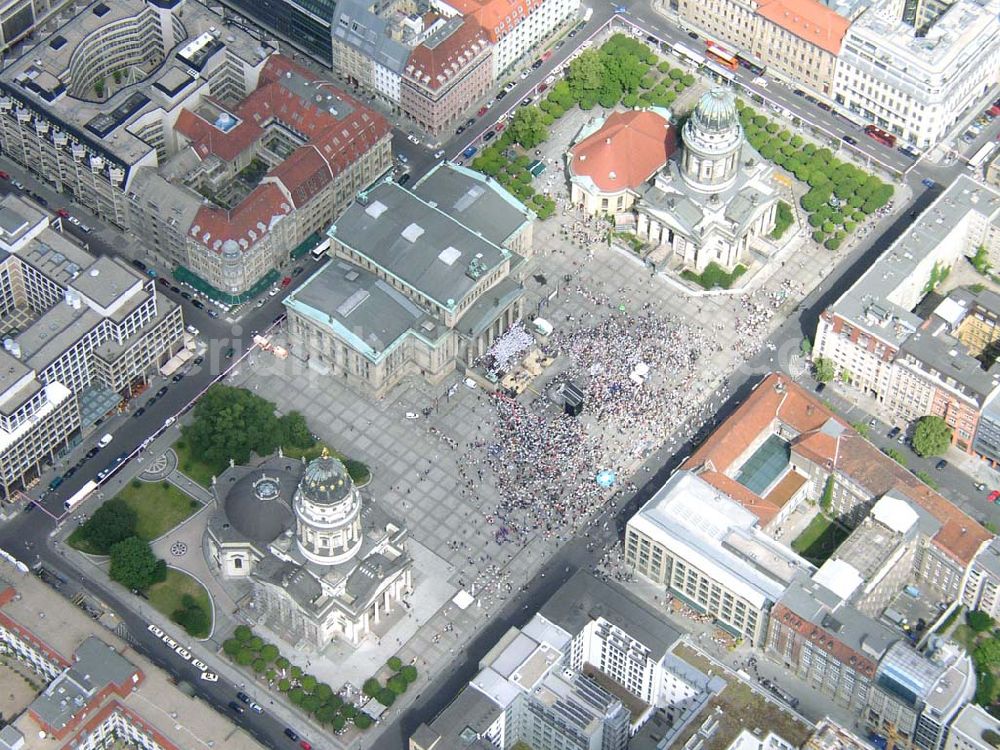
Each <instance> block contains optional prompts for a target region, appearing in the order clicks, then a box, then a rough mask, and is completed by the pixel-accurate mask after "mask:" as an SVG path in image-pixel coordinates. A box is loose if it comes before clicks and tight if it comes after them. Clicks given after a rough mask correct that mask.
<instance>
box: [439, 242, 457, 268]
mask: <svg viewBox="0 0 1000 750" xmlns="http://www.w3.org/2000/svg"><path fill="white" fill-rule="evenodd" d="M461 257H462V251H461V250H456V249H455V248H453V247H452V246H451V245H448V247H446V248H445V249H444V250H442V251H441V252H440V253H438V260H439V261H441V262H442V263H444V264H445V265H446V266H450V265H452V264H453V263H454V262H455V261H456V260H458V259H459V258H461Z"/></svg>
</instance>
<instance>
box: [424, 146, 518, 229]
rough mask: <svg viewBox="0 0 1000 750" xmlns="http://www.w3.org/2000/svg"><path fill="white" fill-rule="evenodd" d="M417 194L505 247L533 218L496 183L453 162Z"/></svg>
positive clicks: (433, 174)
mask: <svg viewBox="0 0 1000 750" xmlns="http://www.w3.org/2000/svg"><path fill="white" fill-rule="evenodd" d="M413 192H414V193H416V194H417V195H418V196H420V197H421V198H423V199H424V200H425V201H427V202H428V203H430V204H431V205H433V206H437V207H438V208H440V209H441V210H442V211H444V212H445V213H446V214H448V215H450V216H452V217H454V218H456V219H458V220H459V221H460V222H462V223H463V224H464V225H465V226H467V227H468V228H469V229H471V230H472V231H473V232H478V233H479V234H481V235H482V236H483V237H485V238H486V239H487V240H489V241H490V242H492V243H493V244H494V245H501V246H503V245H504V244H505V243H506V242H507V241H508V240H510V239H511V237H512V236H514V235H516V234H517V233H518V232H519V231H520V230H521V229H522V227H524V226H525V224H528V223H530V222H531V221H532V218H533V214H532V213H531V211H529V210H528V208H527V207H525V205H524V204H523V203H521V202H520V201H519V200H517V199H516V198H515V197H514V196H513V195H511V194H510V193H508V192H507V191H506V190H505V189H504V188H503V187H502V186H501V185H500V184H499V183H497V181H496V180H494V179H493V178H491V177H488V176H486V175H483V174H480V173H479V172H476V171H475V170H472V169H468V168H466V167H462V166H459V165H457V164H451V163H450V162H442V163H440V164H438V165H437V166H436V167H434V169H432V170H431V171H430V172H428V173H427V174H426V175H425V176H424V177H423V178H421V180H420V181H419V182H418V183H417V184H416V185H414V186H413Z"/></svg>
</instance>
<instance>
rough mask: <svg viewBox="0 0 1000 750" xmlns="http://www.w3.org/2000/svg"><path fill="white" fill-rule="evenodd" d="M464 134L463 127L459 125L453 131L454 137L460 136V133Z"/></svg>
mask: <svg viewBox="0 0 1000 750" xmlns="http://www.w3.org/2000/svg"><path fill="white" fill-rule="evenodd" d="M464 132H465V125H459V126H458V127H457V128H456V129H455V135H462V133H464Z"/></svg>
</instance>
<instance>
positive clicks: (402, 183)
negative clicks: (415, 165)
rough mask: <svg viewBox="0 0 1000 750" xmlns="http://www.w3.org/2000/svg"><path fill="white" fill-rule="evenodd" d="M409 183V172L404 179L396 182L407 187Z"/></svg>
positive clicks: (401, 178)
mask: <svg viewBox="0 0 1000 750" xmlns="http://www.w3.org/2000/svg"><path fill="white" fill-rule="evenodd" d="M409 181H410V173H409V172H407V173H406V174H404V175H403V176H402V177H400V178H399V179H398V180H396V182H398V183H399V184H400V185H405V184H406V183H408V182H409Z"/></svg>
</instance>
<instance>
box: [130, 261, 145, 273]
mask: <svg viewBox="0 0 1000 750" xmlns="http://www.w3.org/2000/svg"><path fill="white" fill-rule="evenodd" d="M132 265H133V266H135V267H136V268H138V269H139V270H140V271H145V270H146V264H145V263H143V262H142V261H141V260H133V261H132Z"/></svg>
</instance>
